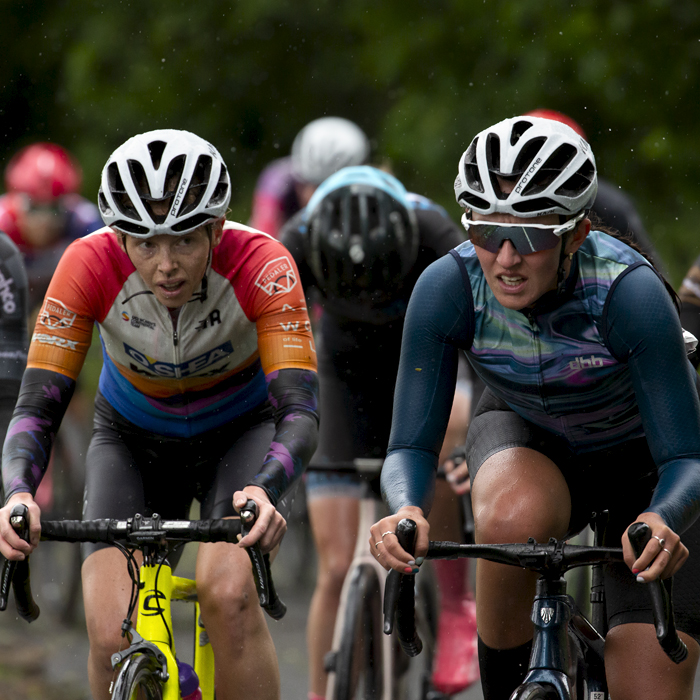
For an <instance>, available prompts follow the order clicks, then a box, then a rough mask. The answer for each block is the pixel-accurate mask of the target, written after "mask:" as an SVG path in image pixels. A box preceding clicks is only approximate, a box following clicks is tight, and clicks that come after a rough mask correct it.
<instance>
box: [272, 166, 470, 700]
mask: <svg viewBox="0 0 700 700" xmlns="http://www.w3.org/2000/svg"><path fill="white" fill-rule="evenodd" d="M463 240H464V236H463V234H462V233H461V232H460V229H459V227H458V226H457V225H456V224H455V223H454V222H453V221H452V219H450V217H449V216H448V215H447V212H445V211H444V209H442V207H439V206H438V205H436V204H435V203H433V202H431V201H430V200H428V199H427V198H425V197H421V196H419V195H416V194H413V193H409V192H407V191H406V189H405V187H404V186H403V185H402V184H401V183H400V182H399V180H397V179H396V178H395V177H393V176H392V175H390V174H388V173H385V172H383V171H381V170H378V169H377V168H373V167H370V166H355V167H347V168H343V169H342V170H339V171H338V172H337V173H335V174H334V175H332V176H331V177H329V178H328V179H327V180H325V181H324V182H323V183H322V184H321V186H320V187H319V188H318V190H316V192H315V193H314V195H313V197H312V198H311V200H310V202H309V204H308V206H307V207H306V208H305V209H304V210H302V211H301V212H300V213H299V214H297V215H296V216H295V217H293V218H292V219H291V220H290V221H289V222H288V224H287V225H286V226H285V228H284V229H283V231H282V237H281V241H282V243H284V245H285V246H286V247H287V248H288V249H289V250H290V252H291V253H292V255H293V256H294V259H295V261H296V263H297V266H298V268H299V274H300V277H301V282H302V284H303V287H304V289H305V290H306V291H307V293H308V292H311V293H317V295H318V296H320V297H321V304H322V306H323V314H322V316H321V318H320V320H319V322H318V324H317V326H316V329H315V330H316V343H317V351H318V357H319V384H320V412H321V414H322V415H323V419H322V421H321V424H320V433H319V447H318V450H317V452H316V455H315V456H314V459H313V462H315V463H318V464H323V463H328V464H330V465H332V464H333V463H334V462H335V463H337V462H347V461H351V460H353V459H356V458H378V457H382V456H383V455H384V454H385V453H386V448H387V444H388V440H389V431H390V428H391V405H392V400H393V396H394V385H395V381H396V372H397V369H398V360H399V354H400V346H401V334H402V329H403V320H404V316H405V313H406V308H407V306H408V300H409V297H410V295H411V290H412V289H413V287H414V285H415V283H416V281H417V279H418V277H419V275H420V274H421V272H423V270H425V269H426V267H428V266H429V265H430V264H431V263H433V262H434V261H435V260H437V259H438V258H440V257H441V256H443V255H445V254H446V253H447V252H448V251H449V250H450V249H451V248H454V247H455V246H457V245H459V244H460V243H462V242H463ZM465 388H466V387H462V386H460V387H459V389H458V391H457V392H456V393H455V392H454V391H453V396H454V397H455V401H454V408H453V420H452V421H451V422H450V435H449V436H448V437H447V439H446V440H445V445H444V446H443V452H444V454H443V459H444V458H445V457H446V455H449V454H450V452H451V451H452V449H453V448H454V446H455V445H457V444H461V445H463V444H464V440H465V438H466V426H467V420H468V412H469V406H468V404H469V399H468V394H467V392H466V391H465V390H464V389H465ZM306 486H307V491H306V492H307V502H308V511H309V519H310V523H311V528H312V532H313V536H314V541H315V544H316V550H317V552H318V557H319V566H318V573H317V581H316V589H315V592H314V596H313V599H312V601H311V609H310V611H309V621H308V633H307V642H308V648H309V686H310V691H311V692H310V694H309V697H310V698H311V700H315V698H320V697H322V696H323V695H324V693H325V687H326V680H327V677H326V673H325V670H324V664H323V659H324V656H325V654H326V653H327V652H328V651H330V649H331V643H332V634H333V624H334V621H335V617H336V613H337V609H338V604H339V599H340V593H341V589H342V585H343V581H344V579H345V576H346V573H347V571H348V567H349V566H350V562H351V561H352V556H353V551H354V548H355V540H356V532H357V527H358V518H359V499H360V498H361V497H362V493H363V488H364V487H363V482H362V481H361V480H360V478H359V477H358V476H356V475H347V474H343V475H339V474H337V473H333V472H311V473H309V474H308V475H307V477H306ZM441 487H442V488H443V490H444V492H445V493H444V494H443V501H442V503H443V507H442V509H440V510H441V512H440V513H439V514H440V515H446V513H447V512H450V505H452V506H453V510H452V511H451V512H452V513H454V517H452V518H451V519H450V518H449V517H445V518H444V522H443V523H439V522H433V525H434V528H436V531H438V532H439V533H440V534H439V538H440V539H459V537H460V529H459V504H458V502H457V499H456V498H454V497H452V498H450V488H449V486H447V485H446V484H445V482H442V483H441ZM436 515H438V513H436ZM444 528H451V529H450V531H449V532H446V531H445V529H444ZM436 571H437V576H438V582H439V585H440V586H441V593H442V595H441V602H442V609H443V612H441V616H440V626H439V636H438V653H437V658H436V664H435V673H434V677H433V680H434V683H435V685H436V686H438V688H439V689H440V690H442V691H445V692H447V691H451V692H456V691H458V690H462V689H463V688H464V687H466V686H467V685H469V683H470V682H471V681H473V680H475V679H476V677H477V676H478V666H477V662H476V644H475V641H476V640H475V610H474V608H475V606H474V600H473V596H471V591H470V590H469V586H468V577H467V570H466V567H465V562H464V561H463V560H462V561H455V562H452V561H449V562H439V563H438V565H437V566H436ZM446 640H449V641H447V642H446ZM470 652H471V654H470Z"/></svg>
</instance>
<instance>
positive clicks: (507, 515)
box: [467, 389, 571, 542]
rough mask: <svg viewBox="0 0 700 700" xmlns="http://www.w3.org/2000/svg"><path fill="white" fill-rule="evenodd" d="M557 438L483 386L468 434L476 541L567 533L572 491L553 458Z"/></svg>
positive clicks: (468, 459)
mask: <svg viewBox="0 0 700 700" xmlns="http://www.w3.org/2000/svg"><path fill="white" fill-rule="evenodd" d="M556 442H557V441H556V439H555V438H554V436H551V437H550V436H549V435H546V434H545V433H544V432H543V431H540V430H539V429H537V428H536V427H535V426H533V425H532V424H530V423H528V422H527V421H525V420H523V419H522V418H521V417H520V416H519V415H518V414H516V413H515V412H514V411H512V410H511V409H510V408H509V407H508V406H507V405H506V404H505V403H503V402H502V401H500V400H499V399H497V398H496V397H495V396H494V395H493V394H492V393H491V392H490V391H489V390H488V389H487V390H485V391H484V394H483V396H482V398H481V401H480V403H479V408H478V409H477V412H476V415H475V416H474V418H473V419H472V422H471V425H470V428H469V435H468V437H467V462H468V464H469V472H470V476H471V479H472V503H473V508H474V513H475V524H476V528H477V535H478V536H479V537H480V541H486V540H485V539H482V538H483V537H486V538H487V539H488V538H494V537H495V538H497V539H494V540H493V541H499V542H505V541H522V538H523V537H524V538H525V539H527V537H530V536H531V537H535V538H537V539H538V540H540V541H541V538H543V537H544V538H549V537H563V536H564V535H565V534H566V531H567V529H568V525H569V520H570V516H571V495H570V492H569V487H568V485H567V482H566V479H565V477H564V475H563V473H562V472H561V470H560V469H559V467H558V465H557V463H556V462H555V461H554V460H557V458H558V452H559V446H558V445H556ZM562 459H563V455H562ZM479 531H481V534H479ZM514 537H517V538H518V539H517V540H516V539H512V538H514ZM509 538H511V539H509Z"/></svg>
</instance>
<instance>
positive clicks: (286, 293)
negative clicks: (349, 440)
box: [244, 241, 318, 505]
mask: <svg viewBox="0 0 700 700" xmlns="http://www.w3.org/2000/svg"><path fill="white" fill-rule="evenodd" d="M264 246H265V249H266V251H267V252H266V254H265V255H264V256H261V260H262V262H261V264H262V268H261V269H260V270H257V268H253V271H254V273H255V274H256V277H255V279H256V283H255V284H254V285H247V290H249V291H248V293H247V294H246V299H245V301H244V306H245V308H246V309H248V314H249V317H250V318H251V320H254V321H255V323H256V328H257V334H258V348H259V351H260V362H261V364H262V369H263V372H264V373H265V378H266V380H267V388H268V398H269V400H270V403H271V404H272V407H273V409H274V411H275V426H276V432H275V435H274V437H273V440H272V443H271V445H270V450H269V452H268V453H267V456H266V457H265V461H264V463H263V467H262V469H261V471H260V473H259V474H258V475H257V476H256V477H255V478H254V479H253V481H252V482H251V485H254V486H260V487H261V488H263V489H265V491H266V492H267V494H268V496H269V497H270V501H271V502H272V503H273V504H275V505H276V504H277V502H278V501H279V499H280V498H281V497H282V496H283V495H284V492H285V491H286V490H287V489H289V487H290V486H291V485H292V483H293V482H294V480H295V479H297V478H298V477H299V476H300V475H301V474H302V472H303V470H304V468H305V467H306V465H307V464H308V462H309V460H310V459H311V457H312V455H313V453H314V451H315V449H316V442H317V439H318V414H317V407H318V379H317V375H316V349H315V347H314V340H313V335H312V334H311V323H310V322H309V316H308V313H307V309H306V302H305V299H304V290H303V288H302V286H301V284H299V271H298V269H297V267H296V265H295V263H294V260H293V259H291V258H290V255H289V252H288V251H287V250H286V249H285V248H284V247H283V246H282V245H281V244H280V243H277V242H274V241H269V242H266V243H265V244H264Z"/></svg>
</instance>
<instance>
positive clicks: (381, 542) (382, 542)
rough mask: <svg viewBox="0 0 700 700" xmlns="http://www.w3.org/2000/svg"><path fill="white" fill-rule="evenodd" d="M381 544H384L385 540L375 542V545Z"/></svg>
mask: <svg viewBox="0 0 700 700" xmlns="http://www.w3.org/2000/svg"><path fill="white" fill-rule="evenodd" d="M380 544H384V540H379V542H375V543H374V546H375V547H379V545H380Z"/></svg>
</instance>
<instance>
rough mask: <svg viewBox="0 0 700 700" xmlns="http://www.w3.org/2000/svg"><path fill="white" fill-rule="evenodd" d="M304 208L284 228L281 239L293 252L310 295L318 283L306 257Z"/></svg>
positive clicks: (303, 282)
mask: <svg viewBox="0 0 700 700" xmlns="http://www.w3.org/2000/svg"><path fill="white" fill-rule="evenodd" d="M303 214H304V210H303V209H302V210H301V211H300V212H297V213H296V214H295V215H294V216H293V217H292V218H291V219H290V220H289V221H287V223H286V224H285V225H284V227H283V228H282V231H281V232H280V241H282V244H283V245H284V247H285V248H286V249H287V250H288V251H289V252H290V253H291V254H292V257H293V258H294V262H295V263H296V265H297V268H298V269H299V279H300V281H301V284H302V287H304V291H305V292H306V294H307V295H308V293H309V289H310V288H311V287H317V286H318V283H317V281H316V277H314V274H313V272H311V268H310V267H309V263H308V261H307V259H306V250H305V246H304V239H305V236H306V235H307V233H306V224H304V223H303V220H302V217H303Z"/></svg>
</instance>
